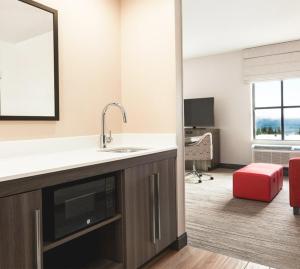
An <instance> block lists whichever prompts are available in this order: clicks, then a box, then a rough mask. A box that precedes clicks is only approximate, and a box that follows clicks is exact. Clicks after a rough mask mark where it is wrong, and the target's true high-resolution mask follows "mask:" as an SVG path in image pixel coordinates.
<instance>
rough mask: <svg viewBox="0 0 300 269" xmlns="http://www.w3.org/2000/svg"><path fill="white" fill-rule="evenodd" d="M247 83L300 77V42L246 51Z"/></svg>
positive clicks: (244, 52) (245, 72) (245, 78)
mask: <svg viewBox="0 0 300 269" xmlns="http://www.w3.org/2000/svg"><path fill="white" fill-rule="evenodd" d="M243 58H244V59H243V65H244V80H245V81H246V82H252V81H262V80H277V79H287V78H295V77H300V40H296V41H290V42H285V43H278V44H272V45H267V46H261V47H255V48H249V49H245V50H244V51H243Z"/></svg>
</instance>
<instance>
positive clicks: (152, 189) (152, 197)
mask: <svg viewBox="0 0 300 269" xmlns="http://www.w3.org/2000/svg"><path fill="white" fill-rule="evenodd" d="M150 203H151V205H150V207H151V218H152V220H151V221H152V227H151V228H152V235H151V237H152V243H153V244H155V243H156V214H155V177H154V174H153V175H151V176H150Z"/></svg>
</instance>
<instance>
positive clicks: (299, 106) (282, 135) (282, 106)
mask: <svg viewBox="0 0 300 269" xmlns="http://www.w3.org/2000/svg"><path fill="white" fill-rule="evenodd" d="M255 83H259V82H258V81H257V82H252V119H253V139H254V140H264V141H300V139H297V140H285V133H284V109H286V108H300V105H298V106H285V105H284V80H280V98H281V102H280V106H268V107H256V106H255ZM263 109H267V110H269V109H280V111H281V121H280V122H281V124H280V128H281V139H280V140H275V139H258V138H256V124H255V122H256V120H255V111H256V110H263Z"/></svg>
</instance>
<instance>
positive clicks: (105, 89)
mask: <svg viewBox="0 0 300 269" xmlns="http://www.w3.org/2000/svg"><path fill="white" fill-rule="evenodd" d="M40 2H41V3H43V4H46V5H48V6H51V7H53V8H55V9H58V11H59V60H60V102H61V104H60V108H61V120H60V121H59V122H14V121H11V122H4V121H1V122H0V140H12V139H26V138H38V137H57V136H75V135H88V134H95V133H98V132H99V131H100V112H101V109H102V108H103V106H104V105H105V104H107V103H108V102H110V101H112V100H117V101H120V99H121V64H120V61H121V54H120V53H121V46H120V3H119V0H101V1H99V0H89V1H86V0H64V1H61V0H40ZM109 117H111V120H110V121H109V122H110V126H109V127H111V128H112V130H113V131H120V130H121V119H120V115H119V114H117V113H114V112H113V113H111V114H110V116H109Z"/></svg>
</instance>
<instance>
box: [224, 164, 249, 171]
mask: <svg viewBox="0 0 300 269" xmlns="http://www.w3.org/2000/svg"><path fill="white" fill-rule="evenodd" d="M245 166H246V165H244V164H233V163H219V165H218V168H226V169H233V170H238V169H241V168H243V167H245Z"/></svg>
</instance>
